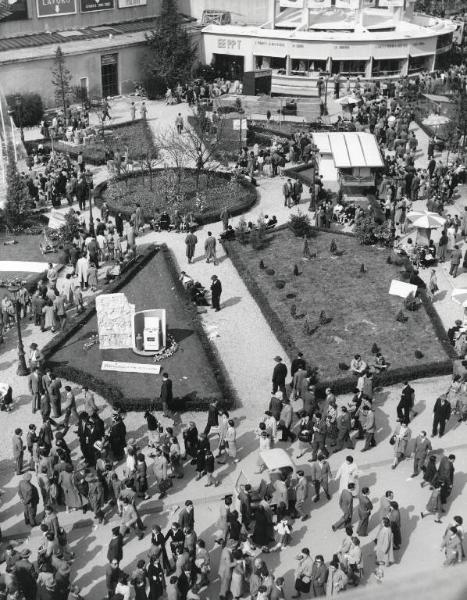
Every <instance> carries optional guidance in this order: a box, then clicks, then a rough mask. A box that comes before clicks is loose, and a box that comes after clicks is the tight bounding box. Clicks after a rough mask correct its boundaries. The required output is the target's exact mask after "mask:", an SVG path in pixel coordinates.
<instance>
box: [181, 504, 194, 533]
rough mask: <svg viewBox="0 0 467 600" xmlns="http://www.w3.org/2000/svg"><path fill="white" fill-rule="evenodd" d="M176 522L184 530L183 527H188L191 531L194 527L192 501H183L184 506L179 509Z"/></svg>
mask: <svg viewBox="0 0 467 600" xmlns="http://www.w3.org/2000/svg"><path fill="white" fill-rule="evenodd" d="M178 524H179V525H180V528H181V529H183V530H185V528H187V529H190V530H191V531H193V530H194V528H195V511H194V508H193V502H192V501H191V500H186V501H185V506H184V507H183V508H182V510H181V511H180V514H179V515H178Z"/></svg>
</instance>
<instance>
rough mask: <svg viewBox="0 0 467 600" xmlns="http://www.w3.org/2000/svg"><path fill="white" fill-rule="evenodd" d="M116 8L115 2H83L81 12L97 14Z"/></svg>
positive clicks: (111, 0)
mask: <svg viewBox="0 0 467 600" xmlns="http://www.w3.org/2000/svg"><path fill="white" fill-rule="evenodd" d="M113 7H114V0H81V12H82V13H87V12H96V11H98V10H109V9H111V8H113Z"/></svg>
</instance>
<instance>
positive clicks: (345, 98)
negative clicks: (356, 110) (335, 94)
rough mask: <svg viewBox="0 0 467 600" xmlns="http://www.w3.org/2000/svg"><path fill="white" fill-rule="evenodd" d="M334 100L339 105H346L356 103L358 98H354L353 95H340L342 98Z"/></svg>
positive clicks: (358, 100)
mask: <svg viewBox="0 0 467 600" xmlns="http://www.w3.org/2000/svg"><path fill="white" fill-rule="evenodd" d="M336 102H337V103H338V104H340V105H341V106H348V105H349V104H358V103H359V102H360V98H355V96H342V98H338V99H337V100H336Z"/></svg>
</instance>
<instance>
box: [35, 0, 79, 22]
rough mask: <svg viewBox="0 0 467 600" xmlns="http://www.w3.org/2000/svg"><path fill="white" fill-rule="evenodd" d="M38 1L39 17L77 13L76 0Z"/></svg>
mask: <svg viewBox="0 0 467 600" xmlns="http://www.w3.org/2000/svg"><path fill="white" fill-rule="evenodd" d="M36 2H37V16H38V17H39V18H43V17H62V16H64V15H74V14H76V0H36Z"/></svg>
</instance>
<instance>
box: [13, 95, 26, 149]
mask: <svg viewBox="0 0 467 600" xmlns="http://www.w3.org/2000/svg"><path fill="white" fill-rule="evenodd" d="M15 104H16V116H17V119H18V123H19V132H20V136H21V141H22V142H23V144H24V130H23V99H22V98H21V96H20V95H19V94H18V95H17V96H16V97H15Z"/></svg>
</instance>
